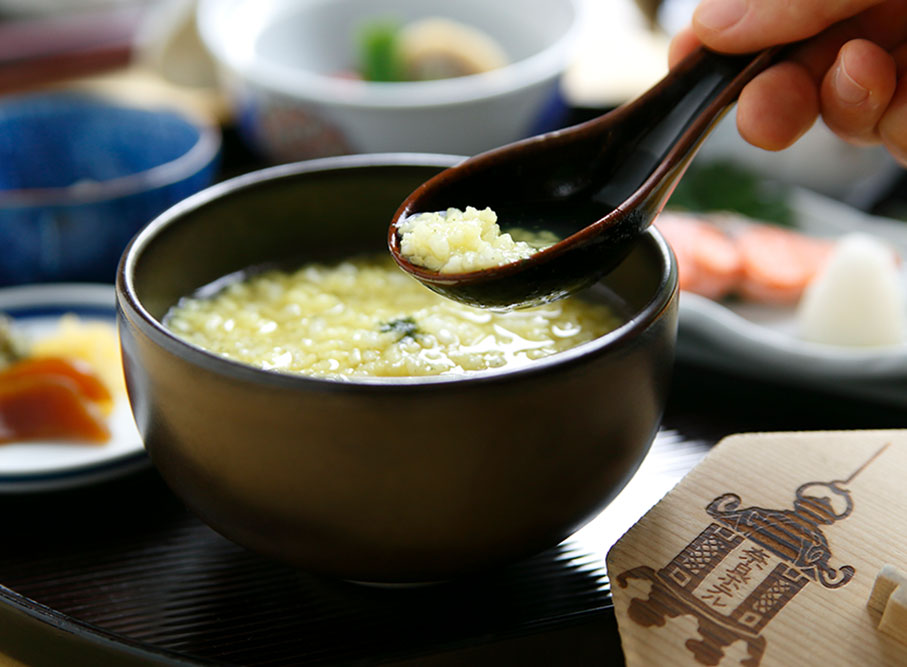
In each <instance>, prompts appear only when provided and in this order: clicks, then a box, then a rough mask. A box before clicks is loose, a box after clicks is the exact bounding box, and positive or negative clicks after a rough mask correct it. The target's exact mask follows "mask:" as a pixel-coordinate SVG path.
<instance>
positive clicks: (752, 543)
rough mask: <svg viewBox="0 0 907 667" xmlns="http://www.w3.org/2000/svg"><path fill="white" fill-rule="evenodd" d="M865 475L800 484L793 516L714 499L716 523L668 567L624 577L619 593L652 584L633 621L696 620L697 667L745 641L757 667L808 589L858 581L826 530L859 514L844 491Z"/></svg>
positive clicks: (729, 498) (633, 606)
mask: <svg viewBox="0 0 907 667" xmlns="http://www.w3.org/2000/svg"><path fill="white" fill-rule="evenodd" d="M873 458H874V457H873ZM870 460H871V459H870ZM868 463H869V462H868V461H867V464H868ZM865 465H866V464H864V466H862V467H861V468H860V470H862V468H863V467H865ZM860 470H857V471H856V472H855V473H854V474H853V475H851V476H850V478H848V479H847V480H844V481H833V482H808V483H806V484H803V485H801V486H800V487H799V488H798V489H797V490H796V493H795V498H794V502H793V509H792V510H774V509H765V508H762V507H742V506H741V499H740V497H739V496H738V495H736V494H734V493H726V494H724V495H722V496H719V497H718V498H715V499H714V500H712V501H711V502H710V503H709V504H708V505H707V506H706V508H705V509H706V512H708V514H709V515H710V516H711V517H712V518H713V521H712V523H711V524H709V525H708V527H707V528H705V530H703V531H702V532H701V533H699V535H697V536H696V537H695V538H694V539H693V540H692V541H691V542H690V543H689V544H687V545H686V546H685V547H684V548H683V549H682V550H681V551H680V553H678V554H677V555H676V556H675V557H674V558H673V559H672V560H671V562H670V563H668V564H667V565H665V566H664V567H662V568H661V569H660V570H658V571H655V570H654V569H653V568H651V567H648V566H641V567H636V568H633V569H631V570H628V571H626V572H623V573H621V574H620V575H618V577H617V583H618V585H620V586H621V587H626V586H627V585H628V580H629V579H645V580H648V581H650V582H651V583H652V587H651V590H650V592H649V597H648V598H647V599H642V598H633V599H632V600H631V602H630V606H629V608H628V615H629V617H630V619H631V620H632V621H634V622H636V623H638V624H640V625H643V626H645V627H650V626H653V625H654V626H662V625H664V624H665V623H666V619H667V618H673V617H676V616H680V615H685V614H689V615H693V616H694V617H695V618H696V619H697V621H698V632H699V635H700V637H701V638H700V639H692V638H691V639H689V640H687V642H686V647H687V649H689V650H690V651H691V652H692V654H693V657H694V658H695V660H696V661H697V662H699V663H700V664H703V665H717V664H718V663H719V662H720V661H721V659H722V657H723V656H724V648H725V647H727V646H730V645H731V644H732V643H733V642H735V641H738V640H740V641H743V642H745V644H746V650H747V657H746V658H745V659H744V660H742V664H744V665H747V666H748V667H756V666H757V665H758V664H759V663H760V661H761V659H762V655H763V654H764V652H765V647H766V640H765V638H764V637H763V636H762V634H761V632H762V630H763V629H764V628H765V626H766V625H767V624H768V623H769V622H770V621H771V620H772V618H774V617H775V616H776V615H777V614H778V612H780V611H781V609H783V608H784V606H785V605H786V604H787V603H788V602H790V600H791V599H792V598H793V597H794V596H795V595H797V593H798V592H799V591H800V590H802V589H803V587H804V586H806V585H807V584H809V583H810V582H814V583H815V584H818V585H820V586H823V587H824V588H827V589H835V588H839V587H841V586H844V585H845V584H847V582H849V581H850V580H851V579H852V578H853V576H854V568H853V567H851V566H849V565H843V566H840V567H835V566H833V565H832V563H831V559H832V552H831V549H830V548H829V545H828V540H827V538H826V537H825V534H824V533H823V528H825V527H827V526H830V525H831V524H833V523H835V522H836V521H840V520H842V519H846V518H847V517H848V516H849V515H850V514H851V512H852V511H853V498H852V497H851V494H850V492H849V491H848V490H847V489H846V488H845V485H846V484H847V483H849V482H850V481H851V480H852V479H853V478H854V477H855V476H856V475H857V474H858V473H859V472H860Z"/></svg>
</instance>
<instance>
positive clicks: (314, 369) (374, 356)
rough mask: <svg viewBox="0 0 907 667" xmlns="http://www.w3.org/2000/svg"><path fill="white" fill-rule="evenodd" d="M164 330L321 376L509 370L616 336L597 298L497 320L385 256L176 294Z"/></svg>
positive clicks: (256, 361)
mask: <svg viewBox="0 0 907 667" xmlns="http://www.w3.org/2000/svg"><path fill="white" fill-rule="evenodd" d="M166 323H167V326H168V327H169V328H170V329H171V330H172V331H173V332H174V333H176V334H178V335H179V336H181V337H183V338H184V339H185V340H187V341H189V342H191V343H193V344H195V345H198V346H199V347H202V348H204V349H206V350H209V351H211V352H214V353H216V354H220V355H223V356H225V357H227V358H230V359H233V360H235V361H240V362H244V363H247V364H251V365H253V366H257V367H260V368H264V369H268V370H275V371H283V372H293V373H302V374H305V375H313V376H319V377H329V378H347V377H356V376H381V377H386V376H408V375H413V376H418V375H441V374H457V373H470V372H476V371H483V370H487V369H490V368H502V367H505V366H506V367H508V368H513V367H518V366H524V365H526V364H529V363H531V362H532V361H533V360H536V359H541V358H542V357H546V356H549V355H552V354H555V353H557V352H560V351H563V350H566V349H569V348H571V347H574V346H576V345H579V344H580V343H584V342H587V341H590V340H593V339H595V338H598V337H599V336H601V335H603V334H605V333H607V332H608V331H611V330H613V329H615V328H616V327H617V326H618V325H619V324H620V321H619V320H618V318H617V316H616V315H615V314H614V313H613V311H612V309H611V308H610V307H608V306H607V305H606V304H603V303H593V302H591V301H583V300H582V299H577V298H573V299H564V300H561V301H557V302H554V303H551V304H548V305H546V306H542V307H539V308H533V309H527V310H518V311H511V312H507V313H494V312H491V311H488V310H480V309H478V308H472V307H470V306H466V305H463V304H460V303H457V302H454V301H450V300H448V299H445V298H444V297H441V296H439V295H437V294H435V293H434V292H431V291H429V290H428V289H427V288H425V287H423V286H422V285H421V284H419V283H418V282H417V281H415V280H414V279H413V278H410V277H409V276H408V275H406V274H405V273H403V271H401V270H400V269H399V268H397V266H396V265H395V264H394V263H393V261H392V260H391V259H390V258H389V257H386V256H370V257H362V258H357V259H351V260H348V261H343V262H340V263H338V264H334V265H328V264H309V265H306V266H304V267H302V268H299V269H298V270H295V271H277V270H272V271H267V272H264V273H259V274H257V275H254V276H251V277H249V278H247V279H245V280H242V281H239V282H235V283H232V284H230V285H228V286H227V287H225V288H223V289H221V290H219V291H218V292H217V293H216V294H214V295H212V296H208V297H192V298H185V299H182V300H181V301H180V303H179V304H178V305H177V307H175V308H174V309H172V310H171V311H170V313H169V314H168V316H167V318H166Z"/></svg>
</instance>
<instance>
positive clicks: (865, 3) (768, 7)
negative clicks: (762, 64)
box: [693, 0, 883, 53]
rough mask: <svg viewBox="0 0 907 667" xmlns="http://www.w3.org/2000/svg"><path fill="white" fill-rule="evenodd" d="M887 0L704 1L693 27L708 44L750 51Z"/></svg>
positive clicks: (792, 38)
mask: <svg viewBox="0 0 907 667" xmlns="http://www.w3.org/2000/svg"><path fill="white" fill-rule="evenodd" d="M882 2H883V0H702V2H701V3H700V4H699V6H698V7H697V8H696V11H695V13H694V14H693V28H694V30H695V31H696V35H697V36H698V37H699V39H700V40H701V41H702V43H703V44H705V45H706V46H707V47H709V48H711V49H714V50H716V51H725V52H727V53H748V52H751V51H758V50H760V49H764V48H766V47H768V46H772V45H774V44H787V43H788V42H796V41H798V40H801V39H806V38H807V37H811V36H813V35H816V34H818V33H820V32H822V31H823V30H825V28H827V27H828V26H830V25H831V24H832V23H836V22H838V21H842V20H844V19H847V18H850V17H851V16H854V15H855V14H858V13H860V12H862V11H863V10H865V9H868V8H870V7H872V6H874V5H878V4H881V3H882Z"/></svg>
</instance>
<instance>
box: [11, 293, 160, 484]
mask: <svg viewBox="0 0 907 667" xmlns="http://www.w3.org/2000/svg"><path fill="white" fill-rule="evenodd" d="M115 303H116V301H115V296H114V290H113V286H111V285H89V284H47V285H26V286H23V287H8V288H4V289H0V311H2V312H5V313H6V314H8V315H10V316H12V318H13V321H14V323H15V326H16V328H17V329H19V330H21V331H23V332H24V333H25V335H26V336H29V337H30V336H32V335H41V334H43V333H45V332H50V331H51V330H53V328H54V327H55V326H57V322H58V320H59V318H60V316H61V315H64V314H66V313H74V314H76V315H78V316H79V318H80V319H83V320H102V321H105V322H111V323H112V322H114V320H115V316H116V305H115ZM109 425H110V430H111V439H110V441H109V442H106V443H104V444H101V445H96V444H79V443H72V442H55V441H36V442H22V443H9V444H3V445H0V493H21V492H31V491H49V490H57V489H65V488H70V487H75V486H82V485H85V484H93V483H95V482H99V481H103V480H107V479H111V478H114V477H118V476H120V475H125V474H127V473H130V472H132V471H134V470H137V469H139V468H143V467H145V466H147V465H148V463H149V461H148V457H147V456H146V454H145V449H144V446H143V445H142V439H141V437H140V436H139V433H138V431H137V430H136V427H135V422H134V421H133V418H132V411H131V409H130V407H129V402H128V400H127V399H126V396H125V395H124V396H120V397H118V399H117V402H116V404H115V406H114V409H113V412H112V413H111V415H110V417H109Z"/></svg>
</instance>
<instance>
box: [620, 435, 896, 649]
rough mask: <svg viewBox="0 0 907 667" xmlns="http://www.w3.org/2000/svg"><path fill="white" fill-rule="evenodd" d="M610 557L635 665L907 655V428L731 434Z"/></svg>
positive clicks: (624, 631) (624, 634)
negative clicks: (879, 586) (900, 582)
mask: <svg viewBox="0 0 907 667" xmlns="http://www.w3.org/2000/svg"><path fill="white" fill-rule="evenodd" d="M607 564H608V573H609V577H610V579H611V590H612V595H613V597H614V608H615V612H616V615H617V621H618V626H619V629H620V634H621V641H622V644H623V649H624V654H625V656H626V661H627V664H628V665H630V666H634V665H690V666H692V667H696V666H698V665H719V664H721V665H738V664H739V665H746V666H747V667H756V666H757V665H766V666H767V665H785V666H786V665H907V644H905V643H902V640H903V639H902V638H903V637H904V636H905V635H907V628H899V627H897V626H896V625H894V624H900V623H902V621H900V620H898V619H903V618H904V614H903V613H900V611H901V610H900V609H897V608H894V607H893V608H892V609H891V610H890V613H889V614H888V616H887V617H886V622H885V623H881V627H880V621H881V619H882V616H883V613H884V609H882V608H881V607H883V606H884V605H885V604H892V605H897V604H901V603H902V601H903V600H904V597H903V591H899V592H898V591H896V592H895V593H891V592H890V589H891V588H892V587H893V586H894V585H896V582H897V575H896V574H891V573H892V572H895V573H897V572H901V573H903V572H907V430H904V431H901V430H889V431H833V432H832V431H829V432H800V433H753V434H742V435H735V436H731V437H728V438H726V439H724V440H722V441H721V442H720V443H719V444H718V445H716V446H715V448H714V449H713V450H712V451H711V452H710V453H709V455H708V456H707V457H706V458H705V459H704V460H703V461H702V462H701V463H700V464H699V465H698V466H697V467H696V468H695V469H694V470H692V471H691V472H690V473H689V474H688V475H687V476H686V477H684V479H683V480H682V481H681V482H680V483H679V484H678V485H677V486H676V487H675V488H674V489H673V490H672V491H671V492H670V493H668V494H667V495H666V496H665V497H664V498H663V499H662V500H661V501H660V502H659V503H658V504H657V505H656V506H655V507H653V508H652V509H651V510H650V511H649V512H648V513H647V514H646V515H645V516H644V517H643V518H642V519H640V521H639V522H638V523H637V524H636V525H634V526H633V527H632V528H631V529H630V530H629V531H628V532H627V533H626V534H625V535H624V536H623V537H622V538H621V539H620V540H619V541H618V542H617V543H616V544H615V545H614V547H612V549H611V551H610V552H609V553H608V559H607ZM883 566H888V568H886V572H887V573H889V574H888V575H886V576H883V577H882V581H884V582H893V583H889V584H888V589H889V593H888V594H887V595H881V596H880V594H879V593H878V591H877V593H876V595H875V600H876V601H875V602H874V604H873V605H869V600H870V596H871V594H872V592H873V585H874V582H875V581H876V577H877V575H879V574H880V571H882V569H883ZM889 600H890V602H888V601H889ZM899 601H901V602H899ZM899 637H900V638H899Z"/></svg>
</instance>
